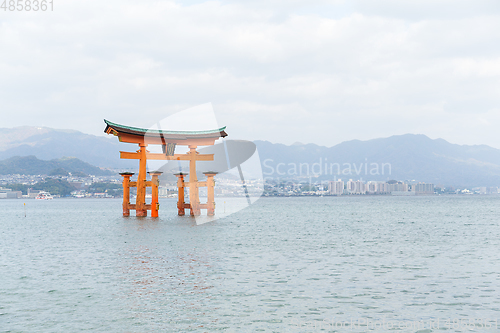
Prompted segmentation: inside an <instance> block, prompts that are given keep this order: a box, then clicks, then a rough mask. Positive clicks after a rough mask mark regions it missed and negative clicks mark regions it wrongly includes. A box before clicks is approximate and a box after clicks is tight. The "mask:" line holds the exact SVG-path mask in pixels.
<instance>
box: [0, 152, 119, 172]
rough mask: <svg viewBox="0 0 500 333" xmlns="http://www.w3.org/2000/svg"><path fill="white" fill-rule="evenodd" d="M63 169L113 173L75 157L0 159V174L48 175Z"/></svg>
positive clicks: (16, 157)
mask: <svg viewBox="0 0 500 333" xmlns="http://www.w3.org/2000/svg"><path fill="white" fill-rule="evenodd" d="M55 170H57V171H59V172H60V171H62V170H65V171H67V172H71V173H79V174H82V173H83V174H87V175H95V176H107V175H113V174H114V173H113V172H111V171H109V170H102V169H100V168H98V167H95V166H93V165H90V164H88V163H86V162H83V161H81V160H79V159H77V158H75V157H64V158H60V159H54V160H50V161H44V160H39V159H37V158H36V157H35V156H22V157H20V156H15V157H11V158H9V159H6V160H3V161H0V174H2V175H7V174H24V175H49V174H51V173H52V172H53V171H55Z"/></svg>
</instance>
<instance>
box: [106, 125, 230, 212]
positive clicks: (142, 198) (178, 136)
mask: <svg viewBox="0 0 500 333" xmlns="http://www.w3.org/2000/svg"><path fill="white" fill-rule="evenodd" d="M104 122H105V123H106V125H107V126H106V129H105V130H104V132H105V133H107V134H113V135H115V136H118V138H119V140H120V142H129V143H136V144H138V145H139V148H140V149H139V150H138V151H136V152H135V153H134V152H123V151H121V152H120V157H121V158H124V159H137V160H139V173H138V175H137V181H135V182H134V181H131V179H130V178H131V177H132V175H133V173H121V174H120V175H122V176H123V216H129V215H130V210H135V213H136V216H147V215H148V210H150V211H151V216H152V217H157V216H158V206H159V204H158V185H159V183H158V176H159V175H160V174H161V172H157V171H155V172H149V174H150V175H151V177H152V180H151V181H147V179H146V174H147V172H146V166H147V159H150V160H178V161H189V182H188V183H187V184H186V182H185V181H184V176H185V174H182V173H181V174H176V176H177V177H178V181H177V187H178V193H179V202H178V204H177V208H178V214H179V215H185V209H189V210H190V215H194V216H198V215H201V212H200V210H201V209H206V210H207V215H214V214H215V202H214V184H215V182H214V180H213V177H214V176H215V174H216V172H208V173H205V174H206V176H207V181H202V182H200V181H198V178H197V176H196V162H197V161H213V160H214V155H213V154H200V153H199V152H197V151H196V148H197V147H198V146H208V145H213V144H214V142H215V140H217V139H218V138H220V137H226V136H227V134H226V132H225V131H224V130H225V127H222V128H219V129H216V130H208V131H164V130H146V129H142V128H137V127H129V126H123V125H119V124H115V123H112V122H110V121H107V120H104ZM148 144H158V145H162V148H163V152H164V153H163V154H158V153H150V152H149V151H147V150H146V147H147V146H148ZM176 145H186V146H188V147H189V152H188V153H187V154H175V153H174V151H175V147H176ZM148 186H149V187H151V189H152V201H151V204H146V187H148ZM202 186H206V187H207V190H208V202H207V203H206V204H201V203H200V198H199V187H202ZM130 187H137V195H136V202H135V204H131V203H130ZM185 187H189V203H185V202H184V200H185V198H184V188H185Z"/></svg>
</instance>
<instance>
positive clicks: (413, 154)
mask: <svg viewBox="0 0 500 333" xmlns="http://www.w3.org/2000/svg"><path fill="white" fill-rule="evenodd" d="M255 143H256V145H257V149H258V151H259V155H260V159H261V163H262V164H263V171H264V172H265V173H267V176H270V177H280V178H287V177H289V175H288V174H289V173H292V174H293V171H294V170H293V168H294V166H295V167H297V169H298V168H299V166H300V164H301V163H302V164H304V165H303V168H302V171H303V172H302V176H304V175H305V172H306V169H307V168H306V165H305V164H307V165H309V169H310V170H309V173H310V175H312V174H313V173H314V172H313V171H316V174H318V175H319V176H318V177H319V179H325V180H326V179H333V178H334V177H337V178H341V179H343V180H348V179H363V180H365V181H367V180H389V179H398V180H417V181H422V182H429V183H434V184H436V185H437V184H440V185H443V186H449V185H452V186H500V150H499V149H495V148H492V147H489V146H486V145H475V146H468V145H457V144H451V143H449V142H447V141H445V140H443V139H436V140H433V139H430V138H428V137H427V136H425V135H416V134H405V135H396V136H391V137H389V138H382V139H374V140H368V141H359V140H352V141H346V142H343V143H340V144H338V145H335V146H333V147H330V148H328V147H324V146H318V145H315V144H300V143H296V144H294V145H291V146H285V145H282V144H273V143H270V142H267V141H255ZM266 160H267V161H266ZM320 160H321V166H322V168H321V169H322V170H320V164H319V162H320ZM279 163H284V164H281V165H280V167H279V168H278V169H276V167H277V166H278V164H279ZM314 163H316V166H315V170H312V169H313V164H314ZM335 163H338V166H337V164H335ZM332 165H333V167H332ZM375 166H378V173H377V172H376V171H377V170H376V167H375ZM382 166H384V170H382V168H381V167H382ZM349 169H350V172H349ZM272 171H274V172H272ZM289 171H290V172H289ZM339 171H340V174H339ZM382 171H384V172H382ZM278 172H280V173H281V174H278ZM284 172H285V173H286V174H285V175H283V173H284Z"/></svg>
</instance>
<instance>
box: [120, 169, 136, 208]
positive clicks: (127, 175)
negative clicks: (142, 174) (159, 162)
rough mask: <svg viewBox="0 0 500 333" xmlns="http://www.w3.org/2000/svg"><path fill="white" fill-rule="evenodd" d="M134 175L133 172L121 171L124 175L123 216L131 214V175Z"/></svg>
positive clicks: (121, 174)
mask: <svg viewBox="0 0 500 333" xmlns="http://www.w3.org/2000/svg"><path fill="white" fill-rule="evenodd" d="M133 175H134V173H133V172H122V173H120V176H122V177H123V182H122V184H123V216H130V206H129V205H130V177H132V176H133Z"/></svg>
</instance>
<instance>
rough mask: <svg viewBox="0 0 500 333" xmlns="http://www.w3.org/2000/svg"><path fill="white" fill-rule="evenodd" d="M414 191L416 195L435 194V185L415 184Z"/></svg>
mask: <svg viewBox="0 0 500 333" xmlns="http://www.w3.org/2000/svg"><path fill="white" fill-rule="evenodd" d="M412 191H413V192H415V194H434V184H426V183H418V184H413V185H412Z"/></svg>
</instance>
